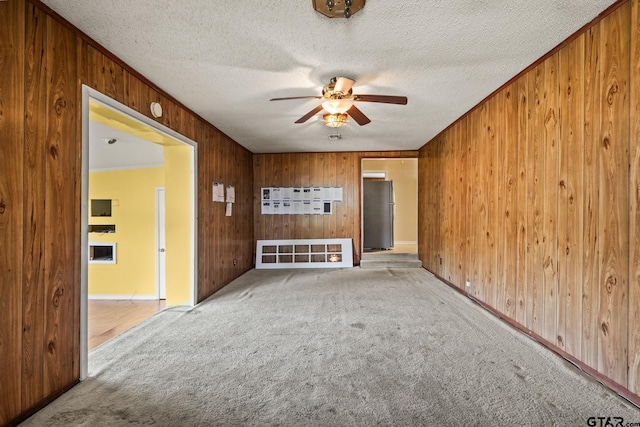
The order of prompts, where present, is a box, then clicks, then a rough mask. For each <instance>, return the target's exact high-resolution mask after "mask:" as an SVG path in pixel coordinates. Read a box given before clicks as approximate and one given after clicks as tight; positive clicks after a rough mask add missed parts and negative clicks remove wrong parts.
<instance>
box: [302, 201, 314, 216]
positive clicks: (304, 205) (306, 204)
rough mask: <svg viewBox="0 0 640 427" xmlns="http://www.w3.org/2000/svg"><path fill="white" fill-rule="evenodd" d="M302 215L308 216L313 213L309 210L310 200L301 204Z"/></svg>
mask: <svg viewBox="0 0 640 427" xmlns="http://www.w3.org/2000/svg"><path fill="white" fill-rule="evenodd" d="M302 213H304V214H306V215H310V214H312V213H313V211H312V210H311V200H305V201H303V202H302Z"/></svg>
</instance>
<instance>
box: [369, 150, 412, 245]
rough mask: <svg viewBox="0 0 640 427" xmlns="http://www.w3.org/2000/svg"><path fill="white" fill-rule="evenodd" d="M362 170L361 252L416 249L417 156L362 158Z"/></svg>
mask: <svg viewBox="0 0 640 427" xmlns="http://www.w3.org/2000/svg"><path fill="white" fill-rule="evenodd" d="M361 172H362V173H361V188H362V201H361V218H362V228H361V230H362V250H363V253H365V252H380V251H383V252H386V253H417V251H418V204H417V199H418V159H416V158H382V159H362V163H361ZM372 199H373V200H372ZM378 211H379V212H378ZM389 218H390V219H389ZM387 242H389V243H387ZM367 246H369V247H367ZM380 246H382V247H380Z"/></svg>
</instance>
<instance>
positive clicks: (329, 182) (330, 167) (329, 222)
mask: <svg viewBox="0 0 640 427" xmlns="http://www.w3.org/2000/svg"><path fill="white" fill-rule="evenodd" d="M337 159H338V155H337V153H328V154H327V156H326V167H325V170H324V178H325V180H324V185H325V186H326V187H336V161H337ZM331 204H332V205H333V209H334V210H337V208H336V204H337V203H335V202H332V203H331ZM337 217H338V212H337V211H334V212H333V213H332V214H331V215H329V216H328V218H326V220H325V223H324V227H325V231H324V235H325V236H326V237H327V238H329V239H335V238H336V230H337V227H338V224H337V221H336V218H337Z"/></svg>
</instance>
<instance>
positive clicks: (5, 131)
mask: <svg viewBox="0 0 640 427" xmlns="http://www.w3.org/2000/svg"><path fill="white" fill-rule="evenodd" d="M0 20H1V21H2V23H3V25H2V26H0V75H1V76H2V78H0V99H2V102H0V141H2V156H0V247H1V248H2V251H0V360H2V364H0V378H1V379H0V424H5V423H7V422H8V421H9V420H11V419H12V418H14V417H16V416H17V415H18V414H19V413H20V412H21V410H22V407H21V406H22V405H21V395H22V393H23V392H22V390H21V369H20V368H19V367H20V366H21V364H22V352H21V351H19V349H20V348H21V347H22V318H23V305H22V280H23V266H22V253H23V235H22V230H23V227H24V223H23V206H24V199H23V194H24V187H23V181H22V178H23V161H24V152H23V151H24V146H23V143H24V126H25V122H24V89H25V78H24V77H25V76H24V68H23V64H24V59H25V58H24V46H25V5H24V2H22V1H11V2H2V3H0ZM25 273H26V271H25Z"/></svg>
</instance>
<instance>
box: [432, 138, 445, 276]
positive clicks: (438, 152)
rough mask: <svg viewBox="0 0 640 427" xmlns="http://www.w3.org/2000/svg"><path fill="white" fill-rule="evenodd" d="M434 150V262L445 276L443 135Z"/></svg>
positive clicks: (438, 270)
mask: <svg viewBox="0 0 640 427" xmlns="http://www.w3.org/2000/svg"><path fill="white" fill-rule="evenodd" d="M434 150H435V158H436V159H437V162H435V163H434V165H433V171H434V178H433V179H434V185H435V192H434V199H433V212H432V219H433V228H434V236H435V238H434V241H433V243H434V245H433V264H434V265H435V270H434V271H435V272H436V274H438V275H439V276H440V277H443V272H442V246H443V242H442V240H443V238H444V233H443V228H442V224H443V221H444V218H443V212H442V198H443V187H444V186H443V183H442V179H443V170H444V162H443V161H442V158H443V151H444V147H443V136H442V135H440V136H439V137H438V139H437V140H436V144H435V146H434Z"/></svg>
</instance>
